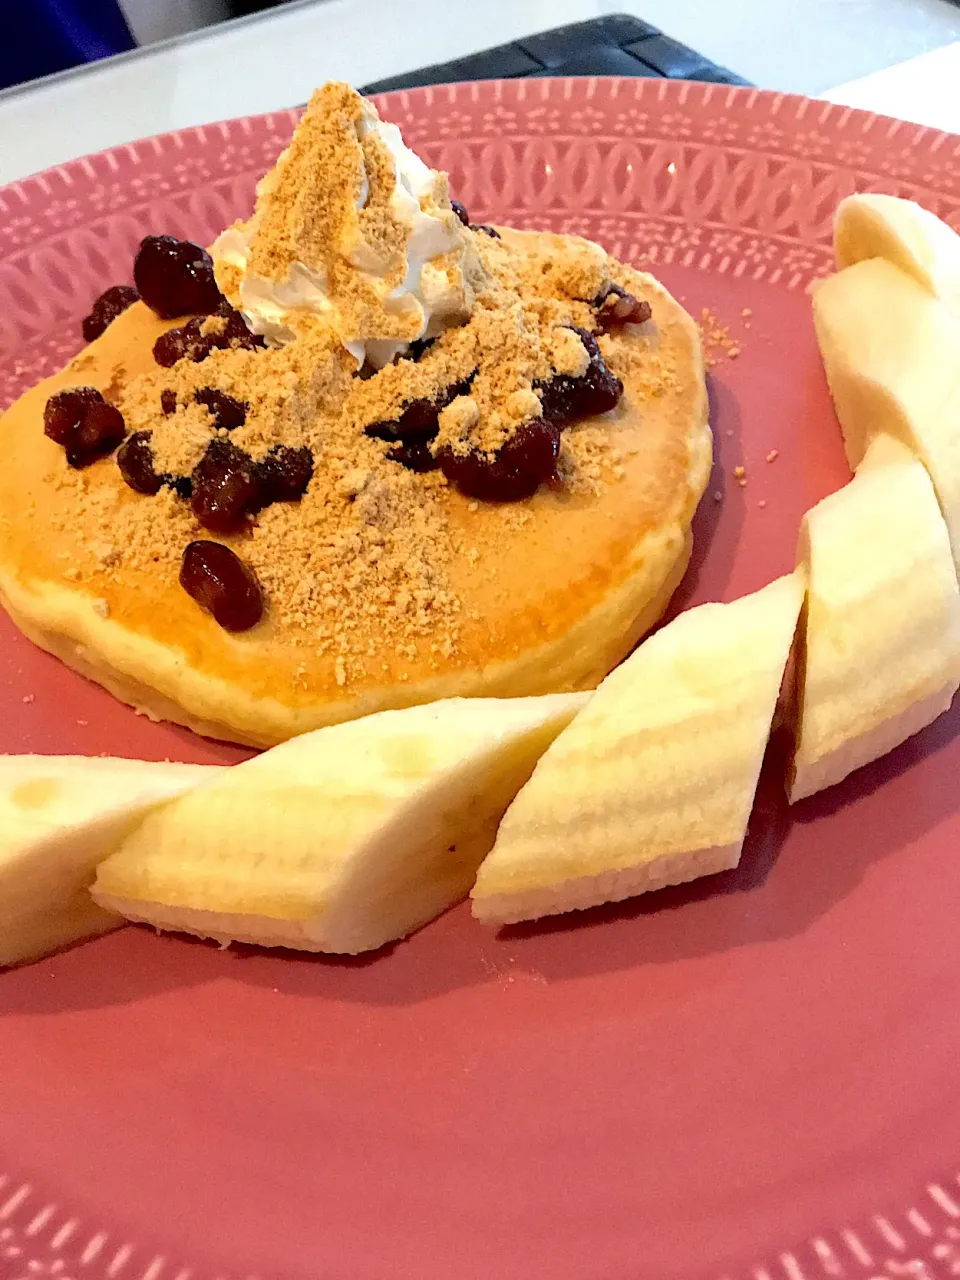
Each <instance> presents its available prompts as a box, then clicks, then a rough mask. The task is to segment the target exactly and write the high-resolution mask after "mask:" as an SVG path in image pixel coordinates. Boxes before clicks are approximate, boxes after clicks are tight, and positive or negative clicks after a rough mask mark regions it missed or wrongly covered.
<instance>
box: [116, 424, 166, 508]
mask: <svg viewBox="0 0 960 1280" xmlns="http://www.w3.org/2000/svg"><path fill="white" fill-rule="evenodd" d="M150 436H151V433H150V432H149V431H135V432H134V433H133V435H132V436H127V438H126V440H124V442H123V444H122V445H121V446H120V451H119V452H118V454H117V466H118V467H119V468H120V474H121V475H122V476H123V478H124V480H125V481H126V482H127V484H128V485H129V486H130V488H131V489H135V490H136V491H137V493H147V494H151V495H152V494H155V493H159V492H160V488H161V486H162V485H163V476H162V475H159V474H158V473H157V472H156V471H155V470H154V468H153V448H152V446H151V444H150Z"/></svg>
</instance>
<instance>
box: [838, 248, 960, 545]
mask: <svg viewBox="0 0 960 1280" xmlns="http://www.w3.org/2000/svg"><path fill="white" fill-rule="evenodd" d="M813 317H814V323H815V326H816V331H817V339H818V341H819V343H820V352H821V355H822V356H823V364H824V368H825V370H826V374H827V381H828V383H829V384H830V392H831V394H832V396H833V401H834V405H835V406H836V410H837V417H838V418H839V420H840V427H841V430H842V432H843V438H844V443H845V445H846V450H847V457H848V458H849V460H850V465H851V467H853V468H856V467H857V466H858V465H859V464H860V462H861V460H862V458H863V456H864V454H865V453H866V451H867V448H868V446H869V444H870V441H871V440H873V439H874V438H875V437H876V436H879V435H891V436H894V437H896V438H897V439H900V440H902V441H903V442H904V443H905V444H906V445H908V446H909V448H910V449H912V450H913V452H914V453H915V454H916V455H917V456H918V457H919V458H920V459H921V461H922V462H923V463H924V465H925V466H926V468H927V471H928V472H929V473H930V479H931V480H932V481H933V486H934V489H935V490H936V493H937V498H938V500H939V502H940V509H941V511H942V512H943V516H944V519H945V520H946V522H947V531H948V533H949V535H950V545H951V548H952V551H953V559H954V564H955V565H958V566H960V321H958V320H957V319H955V318H954V317H953V316H952V315H951V313H950V312H949V311H948V309H947V308H946V307H945V306H944V305H943V304H942V303H941V302H939V301H938V300H937V299H936V298H934V297H933V296H932V295H931V294H930V293H929V292H928V291H927V290H926V289H925V288H924V287H923V286H922V285H920V284H918V283H917V281H916V280H915V279H913V277H912V276H909V275H907V274H906V272H904V271H901V269H900V268H899V267H895V266H893V265H892V264H891V263H889V262H886V261H884V260H883V259H882V258H870V259H867V260H865V261H863V262H858V263H857V264H856V265H855V266H852V267H847V268H846V270H844V271H841V272H839V273H838V274H837V275H834V276H830V277H829V278H828V279H826V280H824V281H822V282H820V283H819V284H818V285H817V287H816V289H815V290H814V295H813Z"/></svg>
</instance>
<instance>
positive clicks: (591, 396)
mask: <svg viewBox="0 0 960 1280" xmlns="http://www.w3.org/2000/svg"><path fill="white" fill-rule="evenodd" d="M570 327H571V328H572V329H573V331H574V333H576V334H577V335H578V337H579V338H580V341H581V342H582V343H583V345H584V347H585V348H586V351H587V356H588V357H589V360H590V363H589V365H588V366H587V370H586V372H585V373H583V374H582V375H581V376H580V377H579V378H572V377H569V376H568V375H567V374H556V375H555V376H554V377H553V378H550V379H549V381H546V382H540V383H537V384H536V389H537V391H538V392H539V393H540V401H541V405H542V408H541V413H542V414H543V417H544V418H546V420H547V421H548V422H552V423H555V424H556V425H557V426H558V427H565V426H567V425H568V424H569V423H571V422H577V421H578V420H579V419H581V418H592V417H593V416H594V415H595V414H598V413H607V412H609V410H611V409H615V408H616V406H617V405H618V404H619V403H620V397H621V396H622V395H623V383H622V382H621V381H620V379H619V378H618V377H617V376H616V375H615V374H614V373H612V372H611V371H610V369H609V368H608V367H607V362H606V361H605V360H604V358H603V355H602V354H601V351H600V348H599V346H598V345H597V340H596V338H595V337H594V336H593V334H592V333H587V331H586V329H579V328H577V327H576V326H575V325H571V326H570Z"/></svg>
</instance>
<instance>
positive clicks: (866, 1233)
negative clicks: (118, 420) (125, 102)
mask: <svg viewBox="0 0 960 1280" xmlns="http://www.w3.org/2000/svg"><path fill="white" fill-rule="evenodd" d="M379 105H380V107H381V110H382V112H383V114H384V115H385V116H387V117H389V118H390V119H393V120H395V121H396V122H397V123H398V124H399V125H400V126H401V128H402V129H403V131H404V134H405V136H406V137H407V140H408V141H409V142H410V143H411V145H413V146H414V147H415V148H416V149H417V150H419V151H420V152H421V154H422V155H423V156H424V157H425V158H426V159H427V160H428V161H429V162H430V163H432V164H435V165H437V166H440V167H443V168H445V169H447V170H448V171H449V172H450V175H451V183H452V188H453V190H454V192H455V194H456V195H457V196H458V197H459V198H460V199H462V200H463V201H464V202H465V203H466V205H467V207H468V208H469V209H470V210H471V212H472V213H473V214H474V216H475V217H476V218H478V219H480V218H482V219H483V220H495V221H503V222H505V223H510V224H513V225H516V226H520V227H524V226H529V227H534V226H536V227H544V226H547V227H549V228H551V229H554V230H557V231H565V232H574V233H579V234H584V235H589V236H591V237H593V238H596V239H599V240H601V241H602V242H603V243H604V244H605V245H606V246H607V248H609V249H610V250H611V251H612V252H613V253H615V254H617V255H618V256H621V257H624V258H626V259H628V260H631V261H634V262H637V263H641V264H645V265H649V266H650V267H651V268H652V269H654V270H655V269H656V267H657V265H658V264H673V263H677V264H680V265H682V266H688V267H692V268H696V269H697V270H699V271H703V272H707V273H715V274H727V273H729V274H732V275H734V276H746V277H748V278H749V279H751V280H754V281H764V282H767V283H769V284H771V285H776V286H779V287H780V288H787V289H791V290H796V289H803V288H805V287H806V286H807V285H808V284H809V283H810V281H811V280H813V279H814V278H816V277H817V276H818V275H822V274H825V273H826V272H827V271H828V270H829V269H830V264H831V215H832V212H833V209H834V208H835V206H836V203H837V201H838V200H839V199H840V198H842V197H843V196H845V195H847V194H848V193H850V192H852V191H854V190H863V189H869V190H876V191H886V192H889V193H891V194H895V195H901V196H908V197H912V198H916V199H919V200H921V201H922V202H923V203H924V204H925V205H927V207H929V208H931V209H933V210H934V211H935V212H936V213H937V214H939V215H940V216H941V217H943V218H945V219H946V220H947V221H948V222H951V223H952V224H953V225H954V226H956V227H957V228H958V229H960V138H957V137H953V136H950V135H945V134H942V133H938V132H936V131H934V130H931V129H926V128H921V127H918V126H915V125H911V124H906V123H903V122H901V121H895V120H890V119H886V118H884V117H879V116H875V115H870V114H867V113H864V112H858V111H854V110H851V109H849V108H845V107H840V106H836V105H834V104H829V103H821V102H815V101H811V100H809V99H804V98H799V97H795V96H790V95H783V94H769V93H763V92H760V91H757V90H744V89H731V88H727V87H724V86H715V85H695V84H686V83H680V84H677V83H669V82H659V81H649V80H629V81H619V80H594V79H582V80H567V81H563V80H556V81H551V80H541V81H531V82H522V81H521V82H503V83H492V84H486V85H469V84H468V85H452V86H444V87H440V88H435V89H426V90H418V91H414V92H409V93H407V92H403V93H399V94H390V95H385V96H383V97H382V98H381V99H380V100H379ZM296 120H297V112H294V111H285V112H278V113H273V114H269V115H265V116H260V117H253V118H249V119H242V120H234V121H227V122H224V123H221V124H215V125H208V126H203V127H198V128H194V129H187V130H184V131H181V132H180V133H176V134H167V135H162V136H160V137H156V138H151V139H146V140H144V141H141V142H138V143H135V144H131V145H126V146H122V147H117V148H114V149H112V150H110V151H106V152H103V153H101V154H100V155H95V156H91V157H86V158H83V159H80V160H76V161H72V162H71V163H69V164H65V165H62V166H60V167H58V168H55V169H51V170H47V171H46V172H44V173H41V174H38V175H35V176H33V177H31V178H27V179H25V180H24V181H22V182H19V183H16V184H14V185H12V186H9V187H7V188H4V189H2V190H0V408H3V407H5V406H6V405H7V404H8V403H10V402H11V401H12V400H13V399H14V398H15V397H16V396H17V395H19V394H20V393H21V392H22V391H23V390H24V389H26V388H27V387H29V386H30V385H32V384H33V383H34V382H35V381H37V380H38V379H39V378H40V377H42V376H44V375H45V374H47V373H49V372H52V371H53V370H54V369H55V368H56V367H58V366H59V365H60V364H62V363H63V361H65V360H66V359H67V358H69V356H70V355H71V354H73V353H74V352H75V351H76V350H78V349H79V347H80V345H81V342H80V336H79V320H80V318H81V317H82V316H83V315H84V314H85V313H86V311H87V310H88V308H89V304H90V302H91V300H92V298H93V297H94V296H96V294H97V293H99V292H100V291H101V290H102V289H103V288H105V287H106V286H108V285H109V284H112V283H116V282H118V281H121V280H129V279H130V268H131V262H132V258H133V254H134V251H135V249H136V246H137V244H138V242H139V240H140V238H141V237H142V236H143V235H144V234H146V233H148V232H150V231H167V232H172V233H173V234H176V235H181V236H185V237H189V238H194V239H198V240H202V241H206V240H209V239H210V238H212V236H213V235H215V234H216V232H217V231H218V230H219V229H220V228H221V227H222V226H224V225H225V224H226V223H228V222H230V221H231V220H232V219H233V218H235V217H237V216H243V215H244V214H245V213H246V212H247V211H248V210H249V208H250V206H251V203H252V199H253V193H254V186H255V183H256V180H257V179H258V177H259V176H260V174H261V173H262V172H263V171H264V169H265V168H267V167H268V166H269V165H270V164H271V163H272V161H273V159H274V158H275V156H276V155H277V154H278V152H279V151H280V150H281V148H282V147H283V146H284V145H285V143H286V142H287V140H288V138H289V136H290V133H291V131H292V129H293V127H294V124H295V122H296ZM560 173H562V174H563V175H564V180H563V182H562V183H560V182H558V181H557V175H558V174H560ZM906 1195H910V1196H912V1197H913V1198H912V1199H911V1202H910V1204H909V1206H908V1207H907V1208H906V1209H903V1210H901V1211H899V1212H892V1211H891V1209H890V1207H889V1206H887V1207H886V1208H885V1209H884V1212H883V1213H882V1214H881V1213H880V1212H878V1213H877V1214H876V1215H874V1216H872V1217H870V1218H868V1219H865V1220H862V1221H855V1222H852V1223H845V1222H844V1221H843V1220H842V1219H838V1221H837V1222H835V1223H832V1224H827V1223H825V1224H824V1229H823V1232H822V1234H819V1235H817V1236H815V1237H813V1238H811V1239H808V1240H806V1241H801V1242H794V1243H792V1244H790V1246H789V1249H790V1251H789V1252H786V1251H785V1252H782V1253H780V1254H779V1255H777V1256H775V1257H769V1258H765V1259H763V1258H761V1259H757V1260H756V1263H755V1265H753V1266H751V1267H750V1268H748V1269H747V1270H742V1271H738V1272H736V1273H735V1274H734V1273H723V1275H722V1276H717V1275H713V1276H710V1273H709V1272H708V1271H706V1270H705V1271H704V1280H808V1278H812V1277H836V1278H838V1280H846V1278H847V1277H850V1278H856V1280H889V1278H891V1277H912V1278H913V1280H946V1278H947V1277H956V1276H960V1176H957V1175H954V1174H953V1173H950V1174H949V1175H947V1174H943V1175H942V1176H938V1180H937V1181H932V1182H930V1183H928V1184H927V1185H925V1186H920V1187H915V1188H913V1189H912V1190H908V1191H906ZM159 1230H160V1231H161V1233H162V1225H161V1226H160V1227H159ZM201 1276H203V1280H215V1277H214V1275H213V1274H212V1273H201V1272H199V1271H197V1270H196V1269H193V1268H190V1267H186V1266H184V1265H182V1261H181V1260H178V1259H171V1258H169V1257H167V1256H165V1255H159V1254H154V1253H153V1252H151V1251H150V1250H148V1249H145V1248H144V1247H142V1246H141V1245H138V1244H137V1243H135V1242H132V1241H129V1240H127V1239H126V1238H125V1237H124V1236H123V1235H122V1234H120V1233H118V1231H117V1230H115V1229H114V1228H113V1227H110V1226H106V1225H102V1224H98V1223H94V1222H91V1221H88V1220H86V1219H85V1218H83V1217H82V1216H81V1215H80V1214H76V1213H73V1212H71V1209H70V1207H69V1206H67V1205H64V1204H61V1203H58V1202H54V1201H51V1200H50V1199H49V1198H47V1197H45V1196H44V1194H43V1191H42V1189H40V1188H39V1187H37V1186H34V1185H32V1184H30V1183H26V1182H23V1181H22V1180H21V1179H20V1178H18V1177H17V1176H15V1175H13V1174H5V1175H0V1280H34V1278H42V1277H58V1278H59V1280H80V1278H81V1277H86V1278H87V1280H107V1278H119V1280H201ZM216 1280H226V1277H224V1276H223V1275H221V1274H218V1276H217V1277H216ZM232 1280H255V1278H254V1277H246V1278H244V1277H242V1276H234V1277H233V1278H232Z"/></svg>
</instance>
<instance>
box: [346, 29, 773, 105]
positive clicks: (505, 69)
mask: <svg viewBox="0 0 960 1280" xmlns="http://www.w3.org/2000/svg"><path fill="white" fill-rule="evenodd" d="M537 76H649V77H653V78H659V79H666V80H706V81H709V82H710V83H712V84H749V83H750V81H749V80H744V79H743V77H742V76H738V75H735V74H734V73H733V72H732V71H728V70H727V69H726V67H718V66H717V65H716V63H714V62H711V61H710V60H709V59H708V58H705V57H703V55H702V54H699V53H697V52H695V50H693V49H688V48H687V46H686V45H685V44H680V43H679V42H678V41H676V40H671V39H670V37H669V36H665V35H664V34H663V32H661V31H658V30H657V28H656V27H653V26H651V25H650V23H649V22H642V21H641V20H640V19H639V18H633V17H631V16H630V15H629V14H626V13H617V14H610V15H608V16H607V17H604V18H591V19H590V20H589V21H588V22H571V23H570V24H569V25H568V26H566V27H555V28H554V29H553V30H552V31H542V32H541V33H540V34H539V35H536V36H526V37H524V39H523V40H515V41H514V42H513V43H512V44H501V45H497V46H496V48H494V49H483V50H481V52H480V53H471V54H469V55H468V56H467V57H465V58H456V59H455V60H454V61H453V62H439V63H437V64H436V65H435V66H432V67H421V68H420V70H419V71H408V72H406V74H404V75H402V76H389V77H388V78H387V79H386V80H378V81H376V83H375V84H368V85H365V86H364V88H363V89H362V90H361V92H363V93H386V92H387V90H389V89H416V88H418V87H419V86H421V85H428V84H449V83H451V82H452V81H454V80H521V79H525V78H528V77H529V78H534V77H537Z"/></svg>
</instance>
